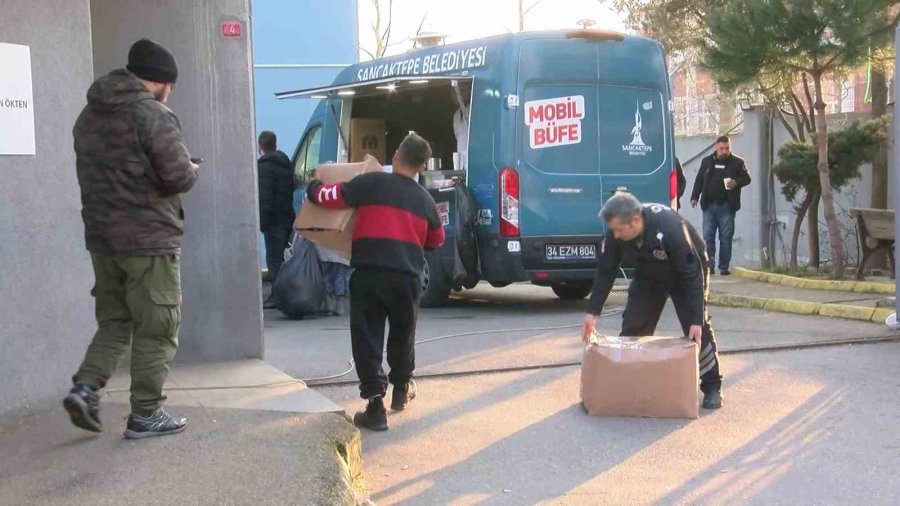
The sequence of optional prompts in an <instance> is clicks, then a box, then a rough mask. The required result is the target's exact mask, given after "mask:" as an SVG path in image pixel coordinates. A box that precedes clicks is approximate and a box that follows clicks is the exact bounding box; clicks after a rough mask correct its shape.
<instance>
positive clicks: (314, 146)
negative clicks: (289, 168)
mask: <svg viewBox="0 0 900 506" xmlns="http://www.w3.org/2000/svg"><path fill="white" fill-rule="evenodd" d="M321 147H322V126H321V125H316V126H314V127H312V128H311V129H310V130H308V131H307V132H306V136H305V137H304V138H303V142H301V143H300V146H299V147H297V152H296V153H295V154H294V183H295V184H296V185H298V186H299V185H302V184H306V182H307V181H308V180H309V177H310V175H311V174H312V172H313V171H315V170H316V166H317V165H318V164H319V149H320V148H321Z"/></svg>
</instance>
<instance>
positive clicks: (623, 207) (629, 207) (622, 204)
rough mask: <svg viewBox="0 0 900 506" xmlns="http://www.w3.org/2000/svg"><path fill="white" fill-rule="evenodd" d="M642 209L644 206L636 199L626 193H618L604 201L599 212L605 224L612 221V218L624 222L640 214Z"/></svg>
mask: <svg viewBox="0 0 900 506" xmlns="http://www.w3.org/2000/svg"><path fill="white" fill-rule="evenodd" d="M643 209H644V206H643V204H641V201H640V200H638V199H637V197H635V196H634V195H632V194H630V193H628V192H623V191H620V192H616V194H615V195H613V196H612V197H610V198H609V200H607V201H606V204H605V205H604V206H603V209H601V210H600V217H601V218H603V221H605V222H607V223H609V222H610V221H612V219H613V218H618V219H619V220H621V221H623V222H624V221H629V220H631V219H633V218H634V217H635V216H637V215H639V214H641V211H643Z"/></svg>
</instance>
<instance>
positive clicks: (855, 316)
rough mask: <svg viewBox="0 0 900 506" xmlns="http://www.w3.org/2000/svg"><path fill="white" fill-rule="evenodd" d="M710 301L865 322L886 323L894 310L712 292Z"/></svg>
mask: <svg viewBox="0 0 900 506" xmlns="http://www.w3.org/2000/svg"><path fill="white" fill-rule="evenodd" d="M709 303H710V304H711V305H713V306H720V307H736V308H749V309H762V310H764V311H775V312H778V313H791V314H799V315H806V316H825V317H828V318H841V319H843V320H855V321H863V322H873V323H884V321H885V319H886V318H887V317H888V316H890V315H891V313H893V312H894V311H893V310H892V309H879V308H874V307H864V306H847V305H844V304H820V303H818V302H807V301H802V300H790V299H764V298H760V297H747V296H744V295H730V294H720V293H711V294H709Z"/></svg>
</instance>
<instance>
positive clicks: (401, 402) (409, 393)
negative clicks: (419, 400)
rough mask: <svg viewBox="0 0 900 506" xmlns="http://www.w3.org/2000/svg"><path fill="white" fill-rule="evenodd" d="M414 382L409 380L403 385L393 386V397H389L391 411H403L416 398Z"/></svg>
mask: <svg viewBox="0 0 900 506" xmlns="http://www.w3.org/2000/svg"><path fill="white" fill-rule="evenodd" d="M417 391H418V388H417V387H416V382H415V381H413V380H409V383H407V384H405V385H394V395H393V396H392V397H391V409H393V410H394V411H403V410H404V409H406V406H407V405H409V403H410V402H412V400H413V399H415V398H416V392H417Z"/></svg>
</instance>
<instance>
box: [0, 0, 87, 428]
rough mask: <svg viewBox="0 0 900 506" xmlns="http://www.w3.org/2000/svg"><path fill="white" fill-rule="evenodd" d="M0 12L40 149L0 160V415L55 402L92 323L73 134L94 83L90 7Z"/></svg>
mask: <svg viewBox="0 0 900 506" xmlns="http://www.w3.org/2000/svg"><path fill="white" fill-rule="evenodd" d="M0 11H2V15H0V42H7V43H12V44H22V45H26V46H30V47H31V72H32V81H33V90H34V116H35V118H34V119H35V138H36V143H37V146H36V147H37V154H36V156H0V179H2V181H3V182H2V183H0V301H3V303H2V304H0V343H2V344H0V385H2V386H0V414H2V413H5V412H9V411H13V410H17V409H20V408H23V407H26V406H28V405H30V404H33V403H34V402H35V401H38V402H40V401H43V400H45V399H50V398H56V397H60V398H61V396H62V394H63V393H64V392H65V391H66V389H68V386H69V385H70V378H71V376H72V374H73V373H74V372H75V368H76V367H77V366H78V363H79V362H80V361H81V358H82V357H83V355H84V351H85V349H86V347H87V343H88V342H89V341H90V338H91V335H92V333H93V332H94V320H93V302H92V299H91V298H90V296H89V294H88V292H89V291H90V289H91V285H92V283H93V274H92V272H91V267H90V259H89V257H88V254H87V252H86V251H85V249H84V227H83V226H82V224H81V215H80V212H81V201H80V197H79V192H78V181H77V179H76V176H75V153H74V152H73V151H72V134H71V129H72V125H73V124H74V123H75V118H76V117H77V116H78V114H79V112H80V111H81V107H82V105H83V104H84V93H85V91H86V90H87V88H88V86H89V85H90V83H91V78H92V65H91V31H90V30H91V24H90V14H89V9H88V0H3V2H2V9H0ZM60 20H65V22H64V23H60ZM4 71H5V69H4V68H3V63H2V62H0V73H2V72H4ZM0 135H2V132H0Z"/></svg>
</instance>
